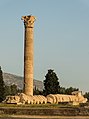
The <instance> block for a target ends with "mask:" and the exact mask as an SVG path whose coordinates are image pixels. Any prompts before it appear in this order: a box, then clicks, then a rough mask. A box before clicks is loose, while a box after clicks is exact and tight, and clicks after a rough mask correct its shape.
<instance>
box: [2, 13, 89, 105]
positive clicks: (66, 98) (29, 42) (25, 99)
mask: <svg viewBox="0 0 89 119" xmlns="http://www.w3.org/2000/svg"><path fill="white" fill-rule="evenodd" d="M35 19H36V18H35V17H34V16H31V15H30V16H23V17H22V20H23V21H24V28H25V30H24V31H25V32H24V35H25V36H24V91H23V92H24V93H20V94H17V95H16V96H7V97H6V99H5V100H4V103H12V104H13V103H14V104H46V103H51V104H58V103H61V102H68V103H72V104H73V105H78V104H79V103H86V101H87V99H86V98H84V97H83V95H82V93H81V92H80V91H77V92H73V93H72V95H63V94H49V95H47V96H46V97H45V96H43V95H34V96H33V55H34V52H33V42H34V40H33V34H34V32H33V31H34V22H35Z"/></svg>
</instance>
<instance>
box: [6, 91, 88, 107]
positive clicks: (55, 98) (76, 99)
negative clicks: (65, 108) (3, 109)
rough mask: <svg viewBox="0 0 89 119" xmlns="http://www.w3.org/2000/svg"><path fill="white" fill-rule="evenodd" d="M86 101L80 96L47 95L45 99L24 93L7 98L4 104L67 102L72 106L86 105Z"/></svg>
mask: <svg viewBox="0 0 89 119" xmlns="http://www.w3.org/2000/svg"><path fill="white" fill-rule="evenodd" d="M79 93H80V92H79ZM86 101H87V99H86V98H84V97H83V96H82V95H63V94H49V95H47V97H45V96H43V95H34V96H31V95H30V96H28V95H26V94H24V93H20V94H18V95H16V96H7V98H6V100H5V101H4V103H16V104H46V103H51V104H58V103H60V102H68V103H72V104H73V105H78V104H79V103H86Z"/></svg>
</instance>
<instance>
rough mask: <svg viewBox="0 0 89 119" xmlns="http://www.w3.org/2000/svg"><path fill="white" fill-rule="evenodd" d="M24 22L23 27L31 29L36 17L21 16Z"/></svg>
mask: <svg viewBox="0 0 89 119" xmlns="http://www.w3.org/2000/svg"><path fill="white" fill-rule="evenodd" d="M21 19H22V20H23V21H24V26H25V27H27V28H33V27H34V22H35V20H36V17H34V16H31V15H29V16H22V18H21Z"/></svg>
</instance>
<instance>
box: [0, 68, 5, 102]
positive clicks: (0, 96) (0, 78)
mask: <svg viewBox="0 0 89 119" xmlns="http://www.w3.org/2000/svg"><path fill="white" fill-rule="evenodd" d="M4 92H5V85H4V81H3V73H2V70H1V66H0V102H2V101H3V99H4Z"/></svg>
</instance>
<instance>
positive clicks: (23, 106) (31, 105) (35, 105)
mask: <svg viewBox="0 0 89 119" xmlns="http://www.w3.org/2000/svg"><path fill="white" fill-rule="evenodd" d="M0 107H6V108H13V107H14V108H70V107H72V108H74V107H76V106H72V105H68V104H25V105H17V104H3V103H0ZM77 107H78V106H77Z"/></svg>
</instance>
